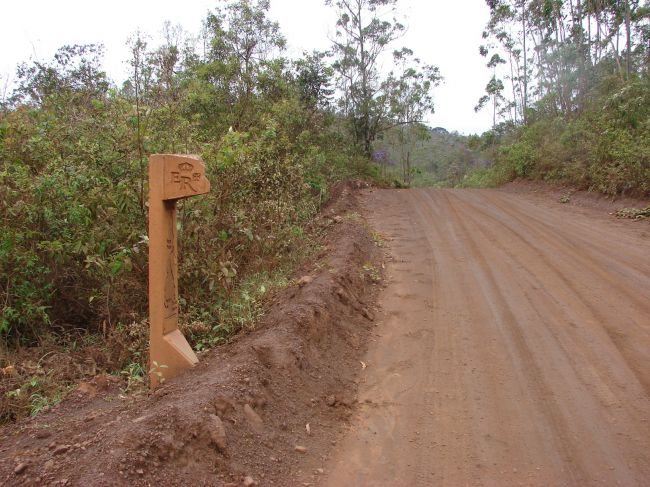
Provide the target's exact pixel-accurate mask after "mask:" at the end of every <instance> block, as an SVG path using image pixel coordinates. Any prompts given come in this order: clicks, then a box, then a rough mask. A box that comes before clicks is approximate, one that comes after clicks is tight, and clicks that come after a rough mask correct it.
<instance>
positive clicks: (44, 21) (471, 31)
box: [0, 0, 491, 134]
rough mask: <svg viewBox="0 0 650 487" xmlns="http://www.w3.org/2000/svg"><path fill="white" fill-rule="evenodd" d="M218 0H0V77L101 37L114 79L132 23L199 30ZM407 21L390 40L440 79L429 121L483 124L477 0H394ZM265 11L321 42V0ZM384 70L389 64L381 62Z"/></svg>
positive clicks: (481, 15)
mask: <svg viewBox="0 0 650 487" xmlns="http://www.w3.org/2000/svg"><path fill="white" fill-rule="evenodd" d="M218 3H219V2H218V0H181V1H179V0H175V1H173V0H130V1H126V0H112V1H110V2H98V1H93V0H20V1H11V2H6V3H5V4H4V5H3V16H2V20H1V21H0V45H1V46H2V48H1V49H2V50H1V51H0V77H1V79H2V82H3V83H4V81H5V80H6V79H7V78H8V77H9V78H10V79H11V78H13V76H14V73H15V67H16V65H17V64H18V63H19V62H22V61H27V60H29V59H30V58H36V59H39V60H42V61H47V60H49V59H51V57H52V55H53V54H54V52H55V51H56V49H57V48H58V47H60V46H62V45H65V44H88V43H103V44H104V46H105V47H106V56H105V58H104V59H105V62H104V67H105V69H106V71H107V73H108V74H109V76H110V77H111V78H112V79H113V80H115V81H116V82H118V83H121V82H122V81H123V80H124V78H125V77H126V64H125V62H126V60H127V59H128V57H129V54H128V49H127V47H126V39H127V38H128V37H129V36H130V35H131V34H132V33H133V32H135V31H136V30H137V29H140V30H141V31H143V32H146V33H148V34H150V35H151V36H152V37H154V38H155V37H156V36H157V35H158V34H159V32H160V29H161V26H162V24H163V22H165V21H166V20H169V21H171V22H172V23H173V24H181V25H182V26H183V28H184V29H185V30H186V31H188V32H191V33H196V32H199V30H200V26H201V21H202V20H203V18H204V17H205V14H206V13H207V12H208V10H210V9H212V8H213V7H214V6H215V5H217V4H218ZM398 5H399V10H400V13H401V15H402V16H403V19H404V21H405V23H406V25H407V26H408V32H407V34H406V35H405V36H404V37H403V38H401V39H399V40H398V41H396V44H395V47H401V46H402V45H404V46H408V47H410V48H411V49H413V50H414V51H415V54H416V56H418V57H420V58H421V59H422V60H423V61H425V62H427V63H430V64H435V65H437V66H438V67H439V68H440V71H441V73H442V75H443V76H444V78H445V81H444V83H443V84H442V85H441V86H440V87H439V88H437V89H436V91H435V101H436V113H435V114H434V115H432V116H430V117H429V118H428V122H429V124H431V125H432V126H442V127H445V128H447V129H448V130H457V131H459V132H461V133H466V134H467V133H476V132H478V133H480V132H483V131H484V130H487V129H488V128H490V125H491V122H490V114H489V113H488V112H487V111H484V112H482V113H479V114H476V113H474V109H473V107H474V106H475V105H476V102H477V100H478V99H479V98H480V97H481V95H482V94H483V90H484V87H485V85H486V84H487V81H488V79H489V77H490V73H489V71H488V69H487V68H486V67H485V59H483V58H481V57H480V56H479V55H478V46H479V44H480V43H481V32H482V29H483V27H484V26H485V24H486V22H487V19H488V8H487V6H486V4H485V0H451V1H450V0H399V4H398ZM270 17H271V18H272V19H273V20H277V21H278V22H279V23H280V26H281V29H282V32H283V34H284V35H285V36H286V38H287V40H288V43H289V54H290V55H299V54H300V53H301V52H302V51H303V50H312V49H327V48H328V46H329V41H328V36H331V35H332V34H333V31H334V23H335V16H334V13H333V12H332V9H331V8H330V7H326V6H325V5H324V0H271V13H270ZM385 68H386V69H389V68H390V66H387V67H385Z"/></svg>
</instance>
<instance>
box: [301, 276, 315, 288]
mask: <svg viewBox="0 0 650 487" xmlns="http://www.w3.org/2000/svg"><path fill="white" fill-rule="evenodd" d="M313 280H314V279H313V278H312V277H311V276H302V277H301V278H300V279H299V280H298V286H300V287H303V286H306V285H307V284H309V283H310V282H312V281H313Z"/></svg>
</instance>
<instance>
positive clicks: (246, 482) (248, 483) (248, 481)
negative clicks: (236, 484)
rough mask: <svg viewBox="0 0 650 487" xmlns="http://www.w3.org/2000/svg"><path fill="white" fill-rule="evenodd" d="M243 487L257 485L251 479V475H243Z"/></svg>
mask: <svg viewBox="0 0 650 487" xmlns="http://www.w3.org/2000/svg"><path fill="white" fill-rule="evenodd" d="M242 485H243V486H244V487H254V486H255V485H257V482H255V480H253V477H244V482H243V483H242Z"/></svg>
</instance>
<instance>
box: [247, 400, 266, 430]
mask: <svg viewBox="0 0 650 487" xmlns="http://www.w3.org/2000/svg"><path fill="white" fill-rule="evenodd" d="M244 414H245V415H246V420H247V421H248V424H250V425H251V427H252V428H253V431H255V433H261V432H262V431H263V430H264V421H262V418H260V416H259V415H258V414H257V413H256V412H255V410H253V408H252V407H250V405H248V404H246V405H245V406H244Z"/></svg>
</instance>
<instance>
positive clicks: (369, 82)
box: [325, 0, 405, 156]
mask: <svg viewBox="0 0 650 487" xmlns="http://www.w3.org/2000/svg"><path fill="white" fill-rule="evenodd" d="M325 3H326V4H327V5H330V6H333V7H335V9H336V12H337V16H338V19H337V22H336V35H335V37H334V39H333V41H332V51H333V55H334V57H335V61H334V64H333V67H334V69H335V70H336V73H337V75H338V88H339V89H340V90H341V92H342V97H341V99H340V108H341V109H342V112H343V114H344V115H345V116H346V117H347V118H348V119H349V121H350V123H351V125H352V132H353V135H354V138H355V139H356V141H357V143H358V144H359V145H360V146H361V148H362V149H363V152H364V153H365V154H366V155H367V156H370V153H371V145H372V141H373V140H374V139H375V138H376V136H377V134H378V132H379V130H380V127H381V124H382V121H383V120H384V118H385V116H386V103H385V101H386V97H385V94H384V93H383V90H382V81H383V80H382V75H381V73H380V69H379V60H380V57H381V56H382V54H384V53H385V52H386V51H387V49H388V48H389V44H390V43H391V42H392V41H394V40H396V39H397V38H399V37H400V36H401V35H402V34H403V32H404V29H405V27H404V25H402V24H401V23H400V22H398V21H397V19H396V18H395V15H394V14H395V6H396V4H397V0H326V2H325ZM387 18H389V20H388V19H387Z"/></svg>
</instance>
